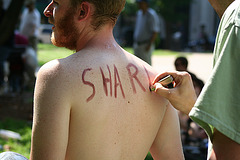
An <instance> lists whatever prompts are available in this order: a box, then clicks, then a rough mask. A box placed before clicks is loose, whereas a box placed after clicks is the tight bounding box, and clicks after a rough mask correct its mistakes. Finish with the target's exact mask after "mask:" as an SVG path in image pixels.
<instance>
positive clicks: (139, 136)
mask: <svg viewBox="0 0 240 160" xmlns="http://www.w3.org/2000/svg"><path fill="white" fill-rule="evenodd" d="M124 4H125V0H102V1H98V0H95V1H94V0H84V1H80V0H54V1H52V2H51V3H50V4H49V5H48V6H47V7H46V9H45V11H44V14H45V16H47V17H48V18H49V22H50V23H52V24H53V25H54V27H53V34H52V42H53V44H54V45H56V46H59V47H66V48H69V49H71V50H76V53H75V54H73V55H71V56H69V57H67V58H64V59H58V60H54V61H51V62H49V63H47V64H45V65H44V66H43V67H42V68H41V69H40V71H39V73H38V76H37V82H36V88H35V95H34V121H33V134H32V148H31V155H30V159H31V160H80V159H84V160H87V159H104V160H108V159H109V160H113V159H114V160H123V159H131V160H141V159H144V158H145V156H146V155H147V153H148V151H149V150H150V152H151V154H152V156H153V157H154V159H164V160H166V159H174V160H176V159H183V154H182V147H181V140H180V133H179V130H180V129H179V123H178V117H177V113H176V111H175V109H173V107H172V106H171V105H170V103H169V102H168V100H166V99H165V98H162V97H161V98H159V97H158V96H157V94H156V93H151V92H150V91H149V83H150V82H151V81H153V79H154V77H155V76H156V75H157V72H156V71H154V70H153V68H152V67H151V66H149V65H148V64H147V63H145V62H143V61H142V60H140V59H138V58H136V57H135V56H134V55H132V54H130V53H127V52H126V51H125V50H123V49H122V48H121V47H120V46H119V45H118V44H117V43H116V41H115V40H114V37H113V34H112V30H113V27H114V24H115V22H116V19H117V16H118V15H119V14H120V12H121V10H122V9H123V7H124Z"/></svg>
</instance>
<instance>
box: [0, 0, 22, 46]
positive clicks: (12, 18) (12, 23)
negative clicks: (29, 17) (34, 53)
mask: <svg viewBox="0 0 240 160" xmlns="http://www.w3.org/2000/svg"><path fill="white" fill-rule="evenodd" d="M23 5H24V0H12V2H11V4H10V6H9V8H8V10H7V11H6V12H5V14H4V17H3V19H2V23H1V24H0V31H1V36H0V45H4V44H5V43H6V42H7V41H8V40H9V38H10V37H11V36H12V34H13V33H14V30H15V28H16V25H17V23H18V20H19V17H20V14H21V11H22V7H23Z"/></svg>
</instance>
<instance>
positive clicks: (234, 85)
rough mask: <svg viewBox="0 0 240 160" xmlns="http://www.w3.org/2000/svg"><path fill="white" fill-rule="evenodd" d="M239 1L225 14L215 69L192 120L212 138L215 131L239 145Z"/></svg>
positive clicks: (220, 30)
mask: <svg viewBox="0 0 240 160" xmlns="http://www.w3.org/2000/svg"><path fill="white" fill-rule="evenodd" d="M238 83H240V0H235V1H234V2H233V3H232V4H231V5H230V6H229V7H228V8H227V10H226V11H225V13H224V15H223V17H222V19H221V22H220V25H219V28H218V33H217V38H216V43H215V48H214V67H213V71H212V73H211V75H210V78H209V80H208V81H207V83H206V85H205V86H204V88H203V90H202V93H201V94H200V96H199V98H198V100H197V102H196V104H195V106H194V108H193V109H192V110H191V112H190V114H189V115H190V117H191V118H192V119H193V120H194V121H195V122H197V123H198V124H199V125H200V126H202V127H203V128H204V129H205V130H206V132H207V134H208V135H209V137H210V139H212V135H213V131H214V128H216V129H217V130H219V131H220V132H221V133H223V134H224V135H226V136H227V137H229V138H231V139H232V140H234V141H236V142H237V143H239V144H240V84H238Z"/></svg>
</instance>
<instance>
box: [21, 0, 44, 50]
mask: <svg viewBox="0 0 240 160" xmlns="http://www.w3.org/2000/svg"><path fill="white" fill-rule="evenodd" d="M25 5H26V8H25V9H24V10H23V13H22V17H21V22H20V27H19V32H20V34H22V35H24V36H25V37H27V38H28V42H29V45H30V46H31V47H32V48H33V49H34V50H35V52H36V53H37V45H38V36H39V27H40V21H41V15H40V13H39V11H38V10H37V9H36V8H35V0H26V1H25Z"/></svg>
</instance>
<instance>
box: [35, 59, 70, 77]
mask: <svg viewBox="0 0 240 160" xmlns="http://www.w3.org/2000/svg"><path fill="white" fill-rule="evenodd" d="M64 66H65V63H63V62H62V60H59V59H56V60H52V61H50V62H47V63H46V64H44V65H43V66H42V67H41V68H40V70H39V71H38V74H37V77H38V78H39V77H42V78H44V77H45V78H53V79H54V78H59V76H61V75H63V73H64V72H65V73H67V72H66V69H65V67H64Z"/></svg>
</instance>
